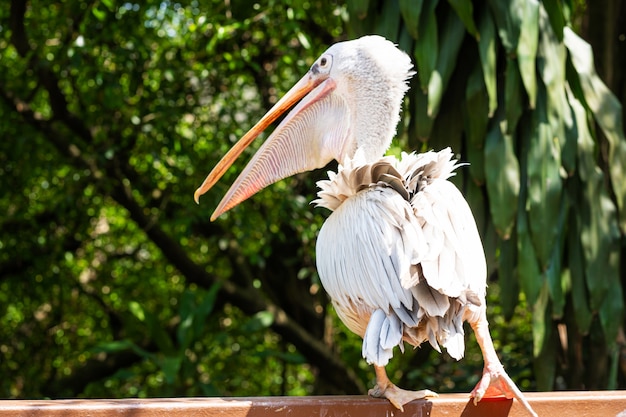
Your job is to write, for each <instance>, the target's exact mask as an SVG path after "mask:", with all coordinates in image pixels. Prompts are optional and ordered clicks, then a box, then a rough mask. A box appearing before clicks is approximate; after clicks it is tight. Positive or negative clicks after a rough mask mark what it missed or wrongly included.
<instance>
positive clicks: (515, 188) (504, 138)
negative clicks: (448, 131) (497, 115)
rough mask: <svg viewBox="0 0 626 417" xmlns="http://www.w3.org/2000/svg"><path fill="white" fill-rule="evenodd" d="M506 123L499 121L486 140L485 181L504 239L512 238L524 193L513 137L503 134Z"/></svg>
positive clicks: (496, 223) (501, 235)
mask: <svg viewBox="0 0 626 417" xmlns="http://www.w3.org/2000/svg"><path fill="white" fill-rule="evenodd" d="M501 126H502V121H499V120H498V119H495V120H493V121H492V123H491V128H490V129H489V132H488V133H487V138H486V140H485V161H486V162H488V163H489V167H488V169H486V171H485V182H486V185H487V191H488V193H489V209H490V211H491V216H492V218H493V224H494V225H495V227H496V231H497V232H498V235H499V236H500V237H502V238H503V239H508V238H509V237H510V236H511V231H512V229H513V225H514V223H515V215H516V212H517V199H518V196H519V190H520V171H519V163H518V161H517V157H516V156H515V150H514V147H513V137H512V136H511V135H508V134H503V132H502V127H504V128H506V127H505V126H502V127H501Z"/></svg>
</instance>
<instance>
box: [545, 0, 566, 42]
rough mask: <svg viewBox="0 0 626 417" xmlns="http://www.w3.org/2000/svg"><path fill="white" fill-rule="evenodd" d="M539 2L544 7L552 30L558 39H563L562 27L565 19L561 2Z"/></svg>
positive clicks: (555, 0)
mask: <svg viewBox="0 0 626 417" xmlns="http://www.w3.org/2000/svg"><path fill="white" fill-rule="evenodd" d="M541 3H542V5H543V7H545V9H546V12H547V14H548V18H549V19H550V25H552V30H553V31H554V33H555V34H556V37H557V39H558V41H559V42H561V41H563V29H564V27H565V20H566V19H565V13H564V7H563V2H562V1H559V0H542V2H541Z"/></svg>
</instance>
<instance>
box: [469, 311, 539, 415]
mask: <svg viewBox="0 0 626 417" xmlns="http://www.w3.org/2000/svg"><path fill="white" fill-rule="evenodd" d="M470 325H471V326H472V329H473V330H474V333H475V334H476V340H477V341H478V345H479V346H480V350H481V351H482V352H483V359H484V361H485V365H484V368H483V376H482V378H481V379H480V381H479V382H478V384H476V387H475V388H474V389H473V390H472V393H471V394H470V395H471V396H472V397H474V404H477V403H478V401H480V400H482V399H483V398H484V397H487V398H488V397H498V396H500V395H504V396H505V397H506V398H513V397H515V398H517V400H518V401H519V402H520V403H521V404H522V405H523V406H524V407H525V408H526V410H527V411H528V412H529V413H530V415H532V416H534V417H537V413H535V412H534V410H533V409H532V407H531V406H530V404H529V403H528V401H527V400H526V398H525V397H524V394H522V392H521V391H520V390H519V388H517V385H515V383H514V382H513V380H511V378H510V377H509V376H508V375H507V373H506V371H505V370H504V367H503V366H502V363H501V362H500V359H498V355H497V353H496V349H495V348H494V347H493V341H492V340H491V334H490V333H489V323H488V322H487V317H486V314H485V310H484V309H482V311H481V313H480V318H479V319H478V320H477V321H475V322H470Z"/></svg>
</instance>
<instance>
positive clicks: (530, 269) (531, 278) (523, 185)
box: [516, 119, 544, 305]
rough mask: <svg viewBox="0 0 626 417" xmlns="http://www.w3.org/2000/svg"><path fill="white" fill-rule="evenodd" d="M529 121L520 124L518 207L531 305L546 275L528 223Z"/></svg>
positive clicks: (522, 277)
mask: <svg viewBox="0 0 626 417" xmlns="http://www.w3.org/2000/svg"><path fill="white" fill-rule="evenodd" d="M528 125H529V121H528V120H527V119H523V122H522V123H521V124H520V126H521V129H520V136H521V151H520V191H519V200H518V208H517V218H516V220H517V224H516V225H517V259H518V263H517V273H518V277H519V282H520V288H521V289H522V291H523V292H524V294H525V295H526V300H527V301H528V303H529V304H530V305H534V304H535V302H536V301H537V298H538V297H539V292H540V290H541V288H542V286H543V285H544V276H543V274H542V273H541V268H540V266H539V262H538V258H537V255H536V253H535V248H534V246H533V243H532V239H531V236H530V229H529V225H528V212H527V204H526V201H527V200H528V148H529V147H530V142H531V141H532V140H533V137H532V131H531V129H530V126H528Z"/></svg>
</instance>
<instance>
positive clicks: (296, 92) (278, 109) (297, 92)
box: [193, 74, 321, 220]
mask: <svg viewBox="0 0 626 417" xmlns="http://www.w3.org/2000/svg"><path fill="white" fill-rule="evenodd" d="M320 82H321V81H320V80H317V79H314V77H312V76H311V75H310V74H307V76H305V77H303V78H302V79H301V80H300V81H298V83H297V84H296V85H294V86H293V87H291V89H290V90H289V91H288V92H287V94H285V95H284V96H283V97H282V98H281V99H280V100H279V101H278V103H276V104H275V105H274V106H273V107H272V108H271V109H270V110H269V111H268V112H267V113H265V116H263V117H262V118H261V120H259V121H258V123H257V124H256V125H254V126H253V127H252V129H250V130H249V131H248V132H247V133H246V134H245V135H243V137H242V138H241V139H239V141H238V142H237V143H236V144H235V146H233V147H232V148H230V150H229V151H228V152H227V153H226V155H224V157H223V158H222V159H221V160H220V161H219V162H218V163H217V165H215V167H214V168H213V170H212V171H211V172H210V173H209V175H207V177H206V178H205V180H204V182H203V183H202V185H200V187H198V189H197V190H196V191H195V192H194V193H193V199H194V200H195V201H196V203H199V201H200V196H201V195H202V194H204V193H206V192H207V191H209V190H210V189H211V187H213V186H214V185H215V183H216V182H217V181H219V179H220V178H222V176H223V175H224V173H225V172H226V171H227V170H228V168H230V166H231V165H232V164H233V162H235V160H236V159H237V158H238V157H239V155H241V153H242V152H243V151H244V149H246V148H247V147H248V145H250V144H251V143H252V141H253V140H254V139H256V137H257V136H259V135H260V134H261V132H263V131H264V130H265V129H266V128H267V127H268V126H269V125H270V124H272V123H273V122H274V121H275V120H276V119H277V118H278V117H279V116H280V115H281V114H283V113H284V112H286V111H287V110H289V109H290V108H291V107H292V106H293V105H294V104H295V103H297V102H298V101H300V99H302V97H304V96H305V95H306V94H307V93H309V92H310V91H311V90H312V89H313V88H315V87H316V86H317V85H318V84H319V83H320ZM211 220H213V219H211Z"/></svg>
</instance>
